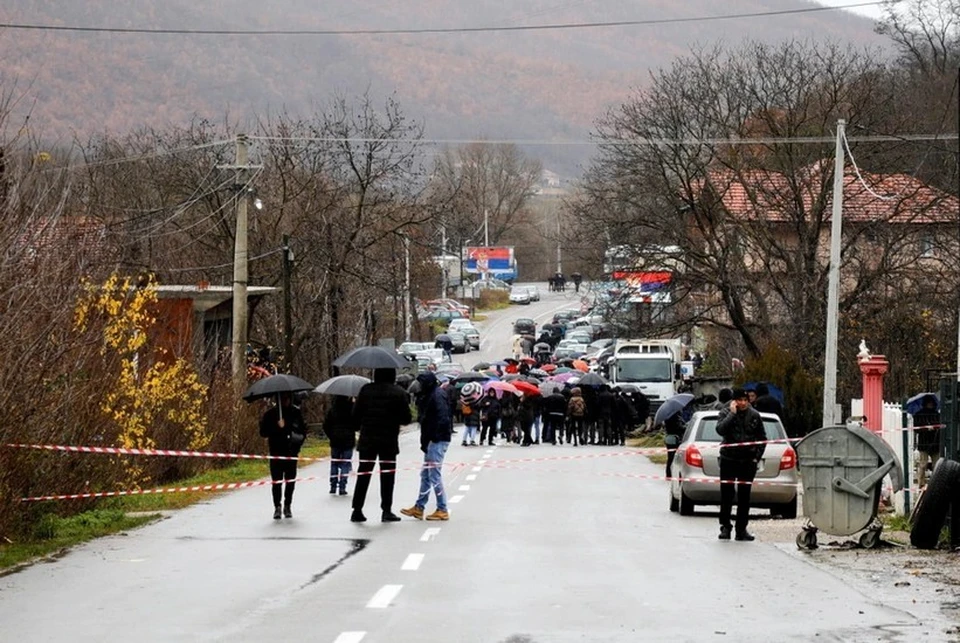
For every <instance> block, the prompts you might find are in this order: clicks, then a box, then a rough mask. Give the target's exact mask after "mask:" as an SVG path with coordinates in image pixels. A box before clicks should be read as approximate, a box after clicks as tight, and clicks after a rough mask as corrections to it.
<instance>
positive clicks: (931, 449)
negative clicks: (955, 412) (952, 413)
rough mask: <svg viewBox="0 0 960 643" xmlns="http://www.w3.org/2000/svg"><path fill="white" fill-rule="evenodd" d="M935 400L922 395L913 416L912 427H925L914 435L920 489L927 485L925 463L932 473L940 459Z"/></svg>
mask: <svg viewBox="0 0 960 643" xmlns="http://www.w3.org/2000/svg"><path fill="white" fill-rule="evenodd" d="M937 406H938V403H937V398H936V397H935V396H934V395H933V394H930V395H924V396H923V397H922V398H920V410H919V411H917V412H916V413H915V414H914V416H913V426H915V427H925V428H923V429H918V430H917V431H916V433H915V434H914V435H915V436H916V444H917V454H918V456H919V457H918V459H917V484H919V485H920V486H921V487H924V486H926V484H927V462H928V461H929V462H930V463H931V464H930V470H931V471H933V470H934V469H935V468H936V466H937V461H938V460H939V459H940V412H939V411H938V410H937Z"/></svg>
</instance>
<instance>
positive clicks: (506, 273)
mask: <svg viewBox="0 0 960 643" xmlns="http://www.w3.org/2000/svg"><path fill="white" fill-rule="evenodd" d="M463 271H464V272H467V273H470V274H476V275H487V276H490V277H494V278H496V279H503V280H506V281H512V280H513V279H516V277H517V263H516V260H515V259H514V256H513V247H512V246H468V247H466V248H464V251H463Z"/></svg>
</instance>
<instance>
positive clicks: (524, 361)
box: [520, 357, 537, 364]
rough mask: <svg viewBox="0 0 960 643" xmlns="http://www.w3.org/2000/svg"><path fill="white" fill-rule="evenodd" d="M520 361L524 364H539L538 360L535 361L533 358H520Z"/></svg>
mask: <svg viewBox="0 0 960 643" xmlns="http://www.w3.org/2000/svg"><path fill="white" fill-rule="evenodd" d="M520 361H521V362H523V363H524V364H536V363H537V360H535V359H533V358H532V357H521V358H520Z"/></svg>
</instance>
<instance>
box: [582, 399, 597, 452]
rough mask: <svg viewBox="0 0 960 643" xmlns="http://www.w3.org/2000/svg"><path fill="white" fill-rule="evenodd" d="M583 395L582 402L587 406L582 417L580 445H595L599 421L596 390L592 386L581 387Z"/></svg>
mask: <svg viewBox="0 0 960 643" xmlns="http://www.w3.org/2000/svg"><path fill="white" fill-rule="evenodd" d="M580 393H581V395H583V401H584V402H586V404H587V413H586V415H585V416H584V417H583V433H582V434H581V435H582V436H583V437H582V439H581V442H580V444H586V443H587V442H589V443H590V444H596V443H597V423H598V422H599V420H600V405H599V402H598V400H597V389H595V388H593V387H592V386H583V387H581V388H580Z"/></svg>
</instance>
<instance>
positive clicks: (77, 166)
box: [47, 139, 236, 172]
mask: <svg viewBox="0 0 960 643" xmlns="http://www.w3.org/2000/svg"><path fill="white" fill-rule="evenodd" d="M234 143H236V139H229V140H225V141H210V142H209V143H198V144H196V145H191V146H189V147H179V148H175V149H172V150H159V151H156V152H150V153H148V154H138V155H137V156H125V157H121V158H118V159H105V160H103V161H91V162H89V163H74V164H71V165H67V166H66V167H59V168H51V169H50V170H47V171H48V172H52V171H56V172H63V171H65V172H76V171H77V170H86V169H88V168H91V167H110V166H112V165H122V164H123V163H136V162H137V161H146V160H149V159H156V158H163V157H164V156H171V155H174V154H181V153H183V152H194V151H196V150H202V149H206V148H208V147H216V146H218V145H233V144H234Z"/></svg>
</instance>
